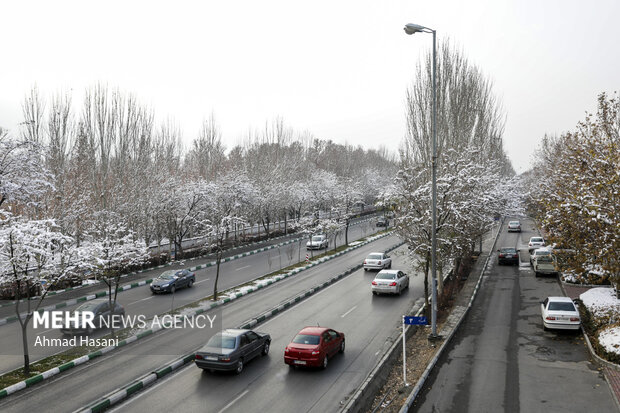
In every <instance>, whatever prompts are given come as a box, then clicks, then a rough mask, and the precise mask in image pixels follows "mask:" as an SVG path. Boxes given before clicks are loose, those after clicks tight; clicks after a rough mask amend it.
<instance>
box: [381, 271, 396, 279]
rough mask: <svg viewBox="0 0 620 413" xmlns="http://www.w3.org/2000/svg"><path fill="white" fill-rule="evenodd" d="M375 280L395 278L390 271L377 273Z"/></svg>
mask: <svg viewBox="0 0 620 413" xmlns="http://www.w3.org/2000/svg"><path fill="white" fill-rule="evenodd" d="M376 278H377V280H393V279H394V278H396V274H390V273H383V274H381V273H379V274H377V277H376Z"/></svg>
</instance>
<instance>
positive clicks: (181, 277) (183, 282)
mask: <svg viewBox="0 0 620 413" xmlns="http://www.w3.org/2000/svg"><path fill="white" fill-rule="evenodd" d="M195 282H196V273H194V272H191V271H189V270H187V269H183V270H168V271H164V272H163V273H161V275H160V276H159V277H157V278H155V279H154V280H153V282H152V283H151V292H152V293H153V294H158V293H173V292H175V291H176V290H178V289H179V288H183V287H187V288H192V285H194V283H195Z"/></svg>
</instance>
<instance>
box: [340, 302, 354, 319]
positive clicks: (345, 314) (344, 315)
mask: <svg viewBox="0 0 620 413" xmlns="http://www.w3.org/2000/svg"><path fill="white" fill-rule="evenodd" d="M356 308H357V306H356V305H354V306H353V308H352V309H350V310H349V311H347V312H346V313H344V314H343V315H341V316H340V317H341V318H344V317H346V316H347V315H348V314H349V313H350V312H351V311H353V310H355V309H356Z"/></svg>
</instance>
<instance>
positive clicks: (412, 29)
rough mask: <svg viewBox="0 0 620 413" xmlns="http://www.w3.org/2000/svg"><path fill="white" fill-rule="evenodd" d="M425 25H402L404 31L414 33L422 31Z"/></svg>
mask: <svg viewBox="0 0 620 413" xmlns="http://www.w3.org/2000/svg"><path fill="white" fill-rule="evenodd" d="M424 29H426V27H424V26H420V25H419V24H413V23H407V24H406V25H405V27H404V30H405V33H407V34H414V33H417V32H423V31H424Z"/></svg>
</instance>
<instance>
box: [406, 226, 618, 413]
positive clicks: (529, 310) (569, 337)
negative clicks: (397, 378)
mask: <svg viewBox="0 0 620 413" xmlns="http://www.w3.org/2000/svg"><path fill="white" fill-rule="evenodd" d="M506 222H507V221H506ZM521 222H522V225H523V229H524V231H523V232H522V233H520V234H519V233H508V232H506V230H505V228H504V230H503V232H502V234H500V236H499V239H498V242H497V244H496V249H497V248H500V247H504V246H505V247H512V246H516V247H517V248H519V249H520V259H521V262H520V265H519V266H504V265H502V266H499V265H498V264H497V258H496V256H497V252H495V253H494V257H493V258H492V261H491V265H490V268H489V269H488V270H487V272H486V273H485V275H484V278H483V281H482V285H481V287H480V290H479V292H478V295H477V297H476V299H475V301H474V304H473V306H472V308H471V309H470V311H469V313H468V314H467V316H466V318H465V319H464V320H463V323H462V324H461V326H460V328H459V330H458V331H457V332H456V334H455V335H454V337H453V338H452V341H451V342H450V343H449V345H448V346H447V348H446V349H445V350H444V353H443V354H442V356H441V357H440V358H439V360H438V362H437V365H436V366H435V368H434V369H433V371H432V372H431V374H430V376H429V378H428V379H427V381H426V383H425V385H424V387H423V388H422V390H421V391H420V394H419V395H418V398H417V400H416V401H415V403H414V405H413V406H412V408H411V410H410V411H416V412H586V411H592V412H616V411H617V408H616V406H615V404H614V402H613V398H612V394H611V391H610V388H609V385H608V384H607V382H606V381H605V378H604V377H603V374H602V372H600V371H599V370H598V369H597V366H596V365H595V364H594V363H593V362H591V361H590V354H589V352H588V349H587V345H586V344H585V342H584V340H583V337H582V335H581V333H580V332H578V333H575V332H570V331H543V327H542V318H541V315H540V301H542V300H544V299H545V298H546V297H548V296H561V295H563V294H562V291H561V288H560V285H559V284H558V281H557V279H556V277H535V275H534V272H533V271H532V270H531V268H530V265H529V254H528V251H527V242H528V240H529V237H530V236H533V235H538V234H537V233H536V231H535V229H534V227H533V223H532V222H531V221H528V220H521Z"/></svg>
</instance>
